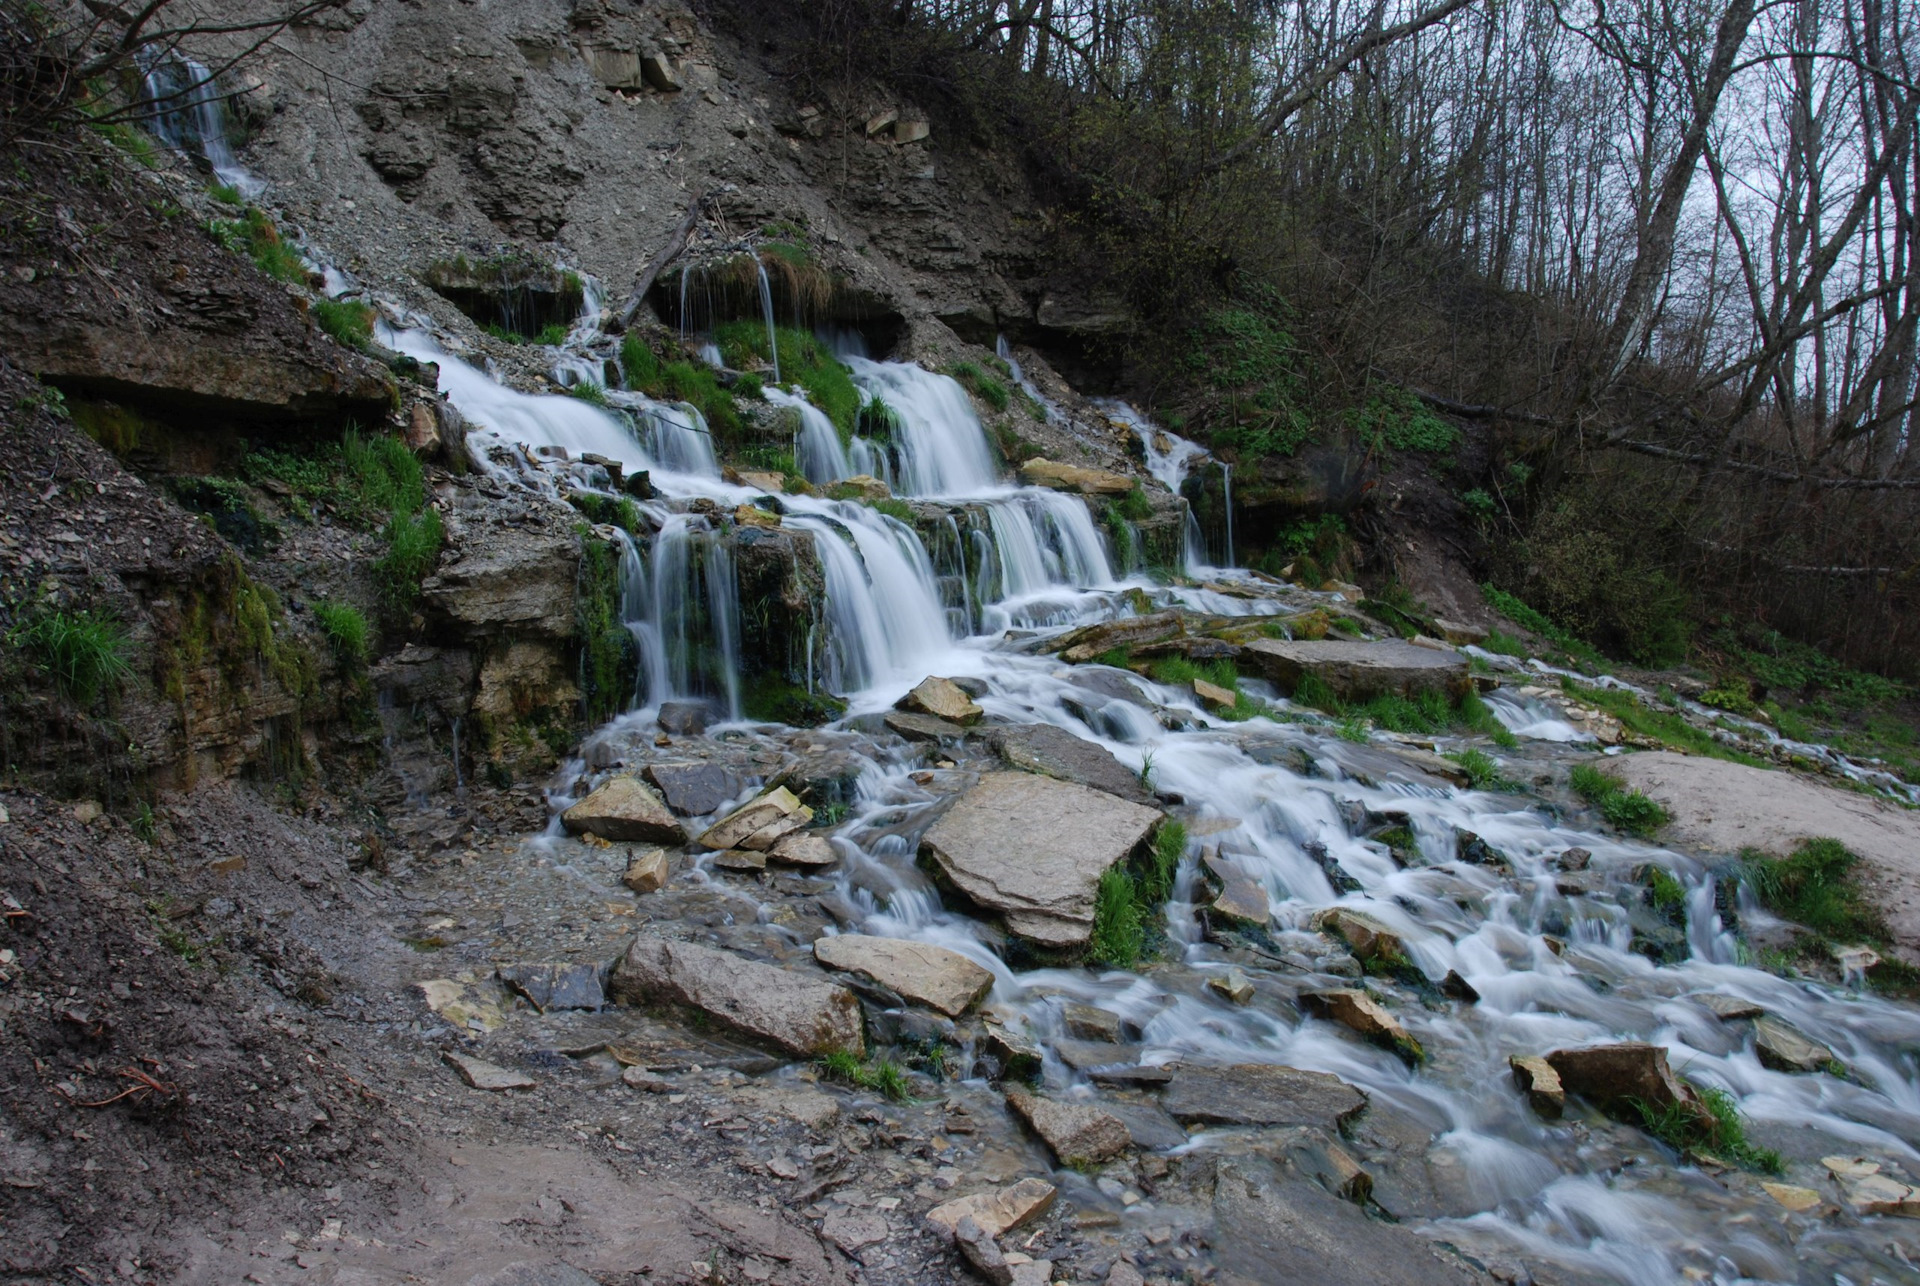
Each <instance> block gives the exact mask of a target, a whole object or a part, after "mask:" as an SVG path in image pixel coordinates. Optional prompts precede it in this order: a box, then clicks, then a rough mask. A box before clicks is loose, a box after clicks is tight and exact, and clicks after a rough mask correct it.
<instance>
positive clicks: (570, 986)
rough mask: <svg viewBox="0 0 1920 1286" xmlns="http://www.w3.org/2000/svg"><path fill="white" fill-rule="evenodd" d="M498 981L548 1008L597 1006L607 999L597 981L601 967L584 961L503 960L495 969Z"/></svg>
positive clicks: (539, 1007)
mask: <svg viewBox="0 0 1920 1286" xmlns="http://www.w3.org/2000/svg"><path fill="white" fill-rule="evenodd" d="M495 972H496V973H497V974H498V975H499V977H500V981H501V982H504V983H506V984H507V985H508V986H509V987H511V988H513V989H514V990H515V991H517V992H519V993H520V994H521V995H523V996H525V997H526V998H527V999H528V1000H530V1001H532V1002H533V1006H534V1008H536V1009H539V1010H541V1011H543V1012H544V1011H546V1010H549V1009H598V1008H600V1006H602V1005H604V1004H606V1003H607V998H606V995H605V992H604V991H603V989H602V988H601V985H600V969H599V967H598V966H596V965H587V964H505V965H501V966H500V967H499V969H497V970H496V971H495Z"/></svg>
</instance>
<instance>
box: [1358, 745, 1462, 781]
mask: <svg viewBox="0 0 1920 1286" xmlns="http://www.w3.org/2000/svg"><path fill="white" fill-rule="evenodd" d="M1373 748H1374V749H1375V750H1379V751H1382V752H1384V753H1386V754H1389V755H1391V756H1393V757H1394V758H1395V759H1398V760H1400V761H1401V762H1402V763H1404V764H1406V765H1408V766H1409V767H1412V768H1416V769H1418V770H1419V771H1421V772H1423V773H1425V774H1427V776H1429V777H1438V778H1439V779H1440V780H1441V781H1444V782H1448V783H1450V784H1452V785H1454V786H1458V787H1460V788H1461V789H1463V790H1464V789H1466V788H1467V787H1469V786H1471V785H1472V784H1473V778H1472V777H1471V776H1470V775H1469V774H1468V773H1467V770H1466V769H1465V768H1462V767H1461V766H1460V765H1459V764H1457V763H1455V762H1454V761H1453V760H1451V759H1449V758H1447V757H1446V756H1445V755H1436V754H1434V753H1433V752H1432V751H1431V750H1422V749H1420V748H1419V747H1418V746H1397V745H1376V746H1374V747H1373Z"/></svg>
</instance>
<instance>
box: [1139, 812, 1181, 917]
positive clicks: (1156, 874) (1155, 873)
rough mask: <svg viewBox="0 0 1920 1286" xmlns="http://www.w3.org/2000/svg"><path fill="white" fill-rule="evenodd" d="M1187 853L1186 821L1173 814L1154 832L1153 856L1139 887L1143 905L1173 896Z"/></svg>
mask: <svg viewBox="0 0 1920 1286" xmlns="http://www.w3.org/2000/svg"><path fill="white" fill-rule="evenodd" d="M1186 854H1187V825H1186V823H1185V822H1182V821H1179V820H1177V819H1173V818H1169V819H1168V820H1167V821H1164V822H1161V823H1160V829H1159V830H1158V831H1156V832H1154V836H1153V855H1152V858H1151V860H1150V862H1149V865H1148V867H1147V870H1146V871H1145V872H1143V873H1142V875H1141V878H1140V879H1139V881H1137V888H1136V890H1135V891H1136V893H1137V894H1138V896H1139V898H1140V901H1141V904H1142V905H1143V906H1147V907H1155V908H1157V907H1159V906H1160V905H1162V904H1163V903H1165V902H1166V900H1167V899H1168V898H1170V897H1172V896H1173V880H1174V876H1175V875H1176V874H1178V873H1179V870H1180V862H1181V859H1183V858H1184V857H1185V856H1186Z"/></svg>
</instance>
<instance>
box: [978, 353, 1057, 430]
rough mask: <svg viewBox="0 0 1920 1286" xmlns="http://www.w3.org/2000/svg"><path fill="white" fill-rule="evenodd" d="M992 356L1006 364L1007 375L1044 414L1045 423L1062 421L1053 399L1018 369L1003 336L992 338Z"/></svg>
mask: <svg viewBox="0 0 1920 1286" xmlns="http://www.w3.org/2000/svg"><path fill="white" fill-rule="evenodd" d="M993 354H994V356H995V357H998V358H999V359H1000V360H1001V361H1003V362H1005V363H1006V364H1007V373H1008V374H1009V375H1011V376H1013V382H1014V383H1015V384H1017V385H1019V387H1020V391H1021V392H1022V393H1025V394H1026V395H1027V396H1028V397H1030V398H1032V399H1033V400H1034V402H1035V403H1036V404H1038V406H1039V407H1040V409H1041V410H1042V411H1045V412H1046V414H1047V423H1049V424H1057V423H1059V422H1060V420H1061V419H1062V416H1061V414H1060V408H1059V407H1058V406H1055V405H1054V403H1053V399H1052V398H1050V397H1048V396H1047V395H1046V394H1045V393H1042V392H1041V391H1040V390H1039V389H1038V388H1037V387H1036V386H1035V385H1034V382H1033V381H1032V380H1030V379H1028V378H1027V373H1026V372H1025V371H1023V370H1021V369H1020V362H1019V359H1017V358H1016V357H1014V355H1013V347H1012V345H1010V344H1008V343H1007V337H1006V336H1005V335H995V336H994V337H993Z"/></svg>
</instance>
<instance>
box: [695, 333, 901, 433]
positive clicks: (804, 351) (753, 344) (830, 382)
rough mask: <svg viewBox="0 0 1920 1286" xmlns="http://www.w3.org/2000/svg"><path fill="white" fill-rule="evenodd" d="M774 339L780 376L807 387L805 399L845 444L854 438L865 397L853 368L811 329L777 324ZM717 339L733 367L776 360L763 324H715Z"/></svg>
mask: <svg viewBox="0 0 1920 1286" xmlns="http://www.w3.org/2000/svg"><path fill="white" fill-rule="evenodd" d="M774 341H775V342H776V343H777V344H778V345H779V348H780V378H781V380H783V381H784V382H785V383H787V384H788V385H789V386H792V387H796V388H799V389H801V390H802V391H804V392H805V393H806V395H807V400H808V401H809V402H811V403H813V404H814V406H816V407H818V408H819V409H820V410H821V412H822V413H824V414H825V415H826V417H827V418H828V419H829V420H832V421H833V427H834V428H835V429H837V430H839V433H840V441H841V443H842V445H844V444H846V443H848V442H850V441H852V439H853V434H854V432H855V430H856V428H857V426H858V424H859V420H860V407H861V403H862V402H863V401H864V400H865V399H864V397H863V396H862V394H861V392H860V389H859V387H858V386H857V385H856V384H854V382H853V372H852V371H850V370H848V369H847V368H846V367H845V366H844V365H842V364H841V363H840V361H839V359H838V358H836V357H834V355H833V354H832V352H830V351H829V350H828V349H827V346H826V345H824V344H822V343H821V342H820V341H819V339H817V338H816V337H815V336H814V335H813V334H812V333H811V332H808V331H804V330H796V329H794V328H792V327H789V326H778V327H775V328H774ZM713 342H714V343H715V344H717V345H718V346H719V348H720V357H721V360H722V361H724V362H726V364H727V365H728V366H731V367H734V368H735V369H744V368H746V367H749V366H752V365H754V364H755V362H756V360H757V361H770V360H771V359H772V353H771V352H770V350H769V349H768V347H767V328H766V325H765V324H764V323H762V322H758V321H751V320H744V319H743V320H740V321H730V322H722V323H721V324H720V325H718V326H716V327H714V330H713Z"/></svg>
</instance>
